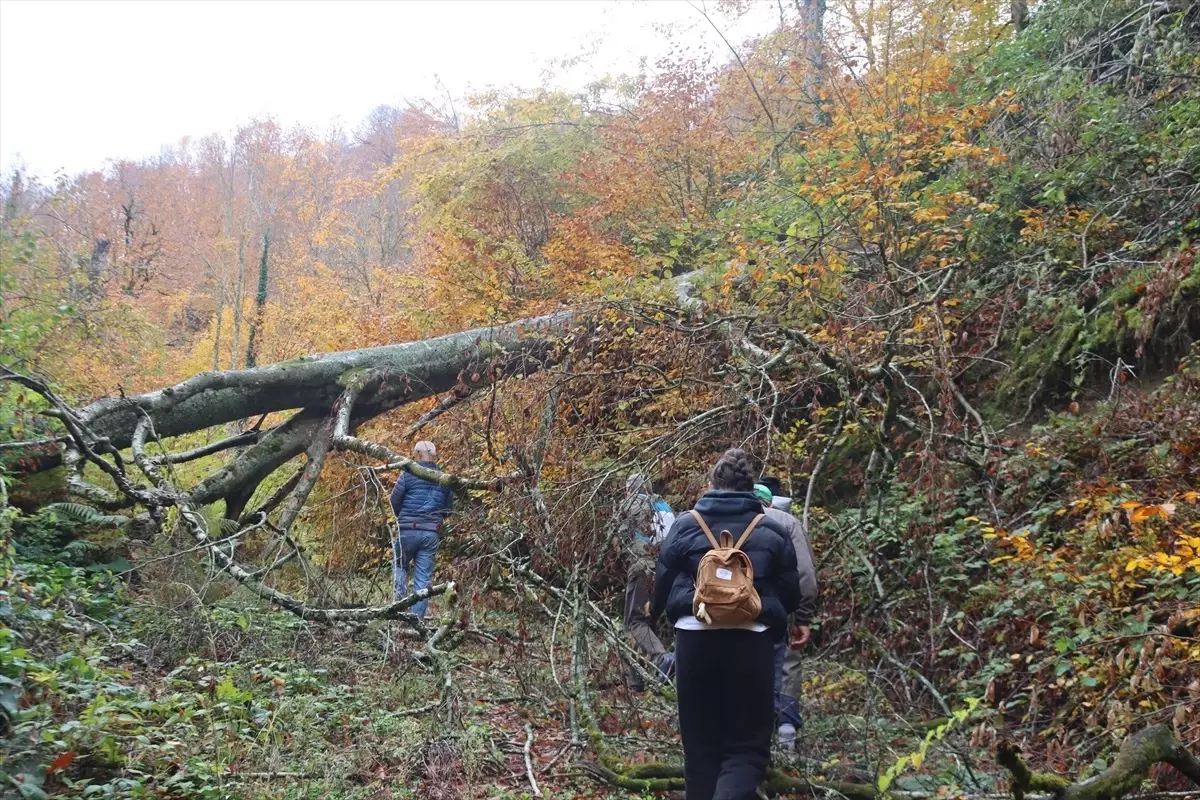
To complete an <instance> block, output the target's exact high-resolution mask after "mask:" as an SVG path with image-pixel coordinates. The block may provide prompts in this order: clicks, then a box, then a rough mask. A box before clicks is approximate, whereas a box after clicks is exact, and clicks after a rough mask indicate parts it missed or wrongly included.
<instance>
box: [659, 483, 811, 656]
mask: <svg viewBox="0 0 1200 800" xmlns="http://www.w3.org/2000/svg"><path fill="white" fill-rule="evenodd" d="M696 511H698V512H699V513H700V516H702V517H704V521H705V522H707V523H708V527H709V529H710V530H712V532H713V535H714V536H717V537H719V536H720V535H721V531H722V530H728V531H729V532H730V533H732V534H733V536H734V539H735V540H736V539H737V538H738V537H740V536H741V535H742V533H743V532H744V531H745V530H746V526H747V525H749V524H750V520H752V519H754V517H755V516H757V515H758V514H761V513H762V511H763V507H762V504H761V503H759V501H758V498H757V497H756V496H755V495H754V494H753V493H752V492H727V491H720V490H716V489H714V490H712V491H709V492H708V493H707V494H705V495H704V496H703V497H701V498H700V501H699V502H698V503H696ZM711 549H712V545H711V544H710V543H709V541H708V537H707V536H705V535H704V531H703V530H701V529H700V524H699V523H698V522H696V519H695V517H693V516H692V515H691V514H687V513H685V514H680V515H679V517H678V518H677V519H676V520H675V524H674V525H672V526H671V531H670V533H668V534H667V538H666V541H664V542H663V544H662V549H661V550H660V551H659V554H658V568H657V569H656V570H655V575H654V605H653V607H652V609H651V615H652V618H654V619H657V618H658V615H659V614H662V613H663V612H664V611H665V612H666V614H667V619H669V620H671V622H672V623H674V622H675V621H676V620H677V619H679V618H680V617H686V616H688V615H689V614H691V613H692V596H693V595H694V594H695V593H696V584H695V580H696V571H697V570H698V569H699V568H700V559H701V558H703V557H704V554H705V553H707V552H708V551H709V550H711ZM742 550H743V551H744V552H745V553H746V555H748V556H749V557H750V563H751V564H753V565H754V588H755V589H757V590H758V596H759V597H760V598H761V599H762V613H761V614H759V617H758V621H759V622H761V623H763V624H764V625H766V626H767V628H768V629H770V630H771V631H772V632H773V633H774V634H775V635H776V636H783V635H785V633H786V631H787V615H788V614H790V613H791V612H793V611H795V610H796V607H797V606H798V605H799V604H800V573H799V572H798V571H797V567H796V548H795V546H794V545H793V544H792V538H791V536H789V535H788V532H787V531H785V530H784V529H783V528H782V527H781V526H780V524H779V523H778V522H776V521H775V520H773V519H771V518H770V517H763V518H762V519H761V520H759V522H758V525H757V526H756V527H755V528H754V531H753V532H751V534H750V538H749V539H747V540H746V541H745V543H744V544H743V545H742Z"/></svg>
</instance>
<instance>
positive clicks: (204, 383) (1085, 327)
mask: <svg viewBox="0 0 1200 800" xmlns="http://www.w3.org/2000/svg"><path fill="white" fill-rule="evenodd" d="M776 5H777V6H778V8H777V12H778V13H777V21H776V22H775V23H774V30H772V31H770V32H769V33H766V34H764V35H759V36H755V37H753V38H750V39H748V40H744V41H743V40H738V39H736V38H730V37H729V36H727V35H726V33H727V32H728V31H730V30H731V29H732V27H733V25H734V23H735V22H736V21H737V20H738V19H740V18H741V17H742V16H743V15H745V14H748V13H751V12H752V11H755V10H761V7H760V6H756V4H755V3H754V2H753V0H720V2H717V3H712V2H709V3H707V4H704V3H699V2H698V3H695V4H691V5H690V9H691V10H690V13H691V14H693V16H694V17H695V19H697V20H698V21H700V22H702V24H703V25H704V26H705V28H706V29H707V30H709V31H711V32H712V33H713V34H714V35H717V36H719V37H721V38H720V41H722V43H723V47H722V49H721V50H720V51H719V56H718V57H716V58H703V57H698V56H695V55H694V54H693V53H692V52H691V51H690V50H689V49H688V47H687V45H688V42H687V41H686V40H685V39H684V37H681V40H680V41H678V42H673V43H672V44H676V45H677V46H676V47H674V48H673V49H672V50H671V52H670V54H669V55H668V56H666V57H664V58H662V59H661V60H659V61H658V62H656V63H653V64H644V65H643V67H642V69H641V70H640V71H638V72H636V73H634V74H620V75H612V76H610V77H607V78H603V79H600V80H596V81H593V82H591V83H589V84H588V85H587V86H586V87H585V88H583V89H570V90H568V89H563V88H561V87H559V86H557V85H556V84H555V83H554V82H553V81H552V80H549V79H547V81H546V83H545V84H544V85H542V86H533V87H525V88H522V89H513V88H509V89H489V90H485V91H480V92H476V93H473V94H471V95H470V96H469V97H464V98H451V97H449V96H448V95H447V96H444V97H430V98H428V99H423V100H418V99H414V100H412V101H409V102H406V103H405V104H402V105H397V106H393V105H380V106H378V107H377V108H376V109H375V110H374V111H373V112H371V113H370V115H369V116H368V117H367V118H366V119H363V120H361V121H360V122H358V123H356V124H354V125H351V126H348V127H347V128H345V129H341V128H337V129H333V130H332V132H326V133H319V132H317V130H316V129H313V128H311V127H305V126H291V125H285V124H283V123H281V122H280V121H279V120H277V119H274V118H271V117H263V118H255V119H249V120H245V121H243V122H242V124H240V126H239V127H238V128H237V129H236V131H234V132H233V133H232V134H231V135H221V134H208V133H207V132H206V131H203V130H199V131H193V132H192V133H193V134H194V137H193V138H184V139H182V140H181V141H179V142H177V143H175V144H173V145H171V146H169V147H165V148H163V149H162V151H161V152H160V153H159V154H158V155H156V156H154V157H148V158H143V159H140V160H114V161H110V162H109V163H108V164H107V165H106V166H104V167H103V168H101V169H97V170H95V171H88V172H82V173H78V174H72V175H69V176H59V177H58V178H56V179H53V180H46V179H40V178H38V177H37V176H36V175H32V174H30V173H29V172H28V171H23V170H21V169H14V170H12V171H10V172H9V173H8V174H6V175H4V176H3V180H2V181H0V200H2V201H3V210H2V221H0V762H2V764H0V797H8V796H12V797H20V798H43V797H50V796H55V797H97V798H101V797H114V798H115V797H121V798H125V797H130V798H137V797H161V798H185V797H189V798H190V797H206V798H226V797H229V798H261V799H262V800H266V799H267V798H279V799H280V800H282V799H283V798H288V799H291V798H297V799H298V798H337V799H339V800H340V799H341V798H347V799H348V798H375V797H394V798H407V797H411V798H445V799H446V800H451V799H452V798H453V799H455V800H457V799H458V798H513V799H514V800H515V798H528V797H547V798H571V797H579V798H597V799H599V798H650V797H680V798H682V797H684V793H683V790H684V781H683V771H682V750H681V746H680V735H679V726H678V714H677V712H676V691H675V686H674V685H673V684H672V682H671V681H670V680H667V679H664V677H663V676H662V675H660V674H659V673H658V671H657V670H656V664H655V662H654V660H653V659H648V658H647V657H646V654H645V652H643V651H642V650H641V649H639V646H638V645H637V643H635V642H634V641H633V640H632V639H631V638H630V636H629V633H628V631H627V630H626V626H625V624H624V620H625V619H626V618H627V617H628V613H629V612H628V608H627V604H626V575H627V569H628V568H629V567H628V563H627V562H628V559H629V555H628V552H627V542H626V541H624V539H625V538H626V536H625V533H623V531H625V528H624V527H623V523H622V522H621V519H622V514H624V513H627V509H628V500H627V492H628V491H629V490H628V489H627V486H629V485H630V484H629V483H627V481H628V480H629V478H630V476H632V475H644V476H647V480H648V481H649V482H650V483H652V485H653V491H654V492H655V493H656V494H657V495H661V497H662V498H663V499H664V500H665V502H666V503H667V504H669V505H670V507H671V508H673V509H675V510H676V513H679V512H680V511H681V510H686V509H689V508H691V507H692V506H693V504H694V503H695V502H696V500H697V498H699V497H700V496H701V495H702V494H703V493H704V492H705V490H706V488H707V486H708V480H709V470H710V468H711V467H712V465H713V462H714V461H715V459H716V458H717V457H718V456H719V455H720V454H721V453H722V452H723V451H724V450H726V448H730V447H739V448H743V449H745V451H746V452H747V453H748V455H749V457H750V459H751V461H752V463H753V464H754V465H755V468H756V470H757V471H758V474H760V475H761V476H773V477H774V478H776V479H778V481H779V488H778V490H777V491H776V494H781V495H786V496H787V497H790V498H791V513H792V514H793V515H794V516H795V517H796V518H797V520H799V521H801V522H802V524H803V526H804V528H805V529H806V530H807V532H808V537H809V540H810V543H811V547H812V551H813V558H814V562H815V567H816V576H817V580H818V584H819V588H820V595H819V602H818V603H817V606H816V613H815V616H814V618H813V621H812V632H811V640H810V641H809V642H808V643H807V644H806V646H805V647H804V649H803V650H802V659H803V660H802V689H801V690H800V692H799V701H800V706H801V713H802V719H803V725H802V727H801V728H800V730H799V731H798V734H797V741H796V746H795V747H794V748H793V747H790V746H789V747H783V746H779V743H778V742H777V743H776V747H775V750H774V753H773V758H772V763H771V767H770V769H769V771H768V773H767V778H766V781H765V783H763V785H762V787H761V790H760V791H761V792H762V793H763V794H764V795H766V796H782V797H802V796H830V797H847V798H851V800H876V799H878V800H886V798H895V799H896V800H901V799H903V800H934V799H935V798H945V799H946V800H951V799H952V798H971V799H972V800H982V798H1003V797H1009V796H1011V797H1013V798H1015V800H1023V799H1024V798H1030V800H1032V798H1034V797H1037V798H1050V797H1053V798H1069V799H1070V800H1101V799H1103V800H1116V798H1120V797H1129V798H1134V797H1141V798H1150V797H1155V798H1160V797H1161V798H1166V797H1170V798H1182V797H1193V798H1195V797H1200V760H1198V759H1197V755H1200V344H1198V342H1200V267H1198V266H1197V263H1196V257H1197V237H1198V236H1200V4H1198V3H1196V2H1194V0H1147V1H1145V2H1143V0H1108V1H1107V2H1103V3H1098V2H1092V0H1041V1H1040V2H1026V0H1002V1H1001V0H941V1H940V2H930V1H929V0H789V2H780V3H778V4H774V3H772V4H771V8H772V9H775V7H776ZM664 35H665V34H664ZM206 134H207V135H206ZM422 440H427V441H431V442H434V443H435V444H436V447H437V457H438V463H439V465H440V469H441V470H444V472H436V471H434V470H431V469H430V468H429V467H428V466H427V465H425V462H423V461H420V460H419V459H417V458H416V457H415V456H414V454H413V447H414V445H415V444H416V442H418V441H422ZM405 475H411V476H414V477H416V478H424V479H427V482H428V481H433V482H434V483H435V485H437V486H442V487H445V488H446V489H448V490H449V492H450V493H451V494H452V495H453V498H454V501H453V502H454V510H453V513H451V514H450V515H449V516H448V517H447V518H446V522H445V527H444V529H443V530H441V532H440V545H439V546H438V549H437V551H436V562H435V566H434V571H433V579H432V583H431V584H430V586H429V587H428V588H427V589H424V590H422V591H418V592H416V593H414V594H406V593H400V592H396V593H394V587H393V545H392V540H393V538H394V537H395V530H394V529H395V525H396V518H395V516H394V514H393V508H392V506H390V505H389V494H390V493H391V492H392V488H393V486H394V485H395V484H396V483H397V481H398V480H402V476H405ZM768 494H770V493H769V492H768ZM425 600H428V601H429V603H430V605H429V610H428V613H427V614H426V615H425V616H424V617H421V616H419V615H418V614H417V613H414V611H415V610H416V609H417V608H419V607H420V605H421V604H422V602H423V601H425ZM660 633H661V635H662V636H663V637H664V639H663V640H664V642H666V643H667V648H668V649H670V646H671V645H670V640H671V633H672V631H671V630H670V628H669V626H666V625H664V626H663V629H662V630H661V631H660Z"/></svg>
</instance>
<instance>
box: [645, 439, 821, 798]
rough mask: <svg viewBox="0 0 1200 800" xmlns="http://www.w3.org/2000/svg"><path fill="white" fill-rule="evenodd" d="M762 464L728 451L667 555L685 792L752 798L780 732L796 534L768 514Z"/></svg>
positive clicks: (661, 572)
mask: <svg viewBox="0 0 1200 800" xmlns="http://www.w3.org/2000/svg"><path fill="white" fill-rule="evenodd" d="M754 475H755V473H754V470H753V468H752V467H751V465H750V462H749V461H748V460H747V458H746V453H745V452H744V451H742V450H739V449H731V450H726V451H725V453H724V454H723V455H722V456H721V457H720V459H718V460H717V463H716V465H715V466H714V467H713V469H712V472H711V474H710V476H709V486H710V489H709V491H708V492H707V493H705V495H704V496H703V497H701V498H700V500H699V501H698V502H697V503H696V507H695V508H694V509H693V510H692V511H690V512H688V513H686V514H681V515H680V516H679V517H678V518H677V519H676V521H675V524H674V525H673V526H672V527H671V531H670V533H669V534H668V535H667V539H666V541H665V542H664V543H663V545H662V548H661V550H660V552H659V556H658V565H657V569H656V572H655V579H654V605H653V608H652V609H651V619H656V618H657V617H658V615H659V614H661V613H664V612H665V613H666V615H667V618H668V619H669V620H670V621H671V622H672V624H673V625H674V626H675V684H676V694H677V696H678V700H679V729H680V733H681V734H682V736H683V759H684V766H683V771H684V783H685V787H686V791H687V800H718V799H719V800H751V798H754V797H756V793H757V790H758V785H759V784H760V783H761V782H762V780H763V778H764V777H765V776H766V771H767V764H768V762H769V760H770V756H771V734H772V732H773V731H774V727H775V725H774V716H775V712H774V680H773V678H774V660H775V644H776V642H779V641H783V640H784V639H785V638H786V637H787V633H788V614H790V613H792V612H793V611H795V610H796V608H797V606H798V605H799V603H800V576H799V573H798V571H797V566H796V550H795V547H794V545H793V544H792V540H791V537H790V536H789V535H788V532H787V531H786V530H784V528H783V526H781V525H780V523H779V522H777V521H775V520H772V519H770V518H768V517H766V515H765V514H764V513H763V508H762V505H761V504H760V503H759V500H758V497H757V496H756V495H755V494H754V492H753V488H754Z"/></svg>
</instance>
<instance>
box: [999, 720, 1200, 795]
mask: <svg viewBox="0 0 1200 800" xmlns="http://www.w3.org/2000/svg"><path fill="white" fill-rule="evenodd" d="M996 761H997V763H999V764H1000V765H1001V766H1003V767H1004V768H1005V769H1007V770H1008V771H1009V772H1011V773H1012V793H1013V797H1014V798H1015V800H1024V797H1025V793H1026V792H1036V791H1046V792H1050V793H1052V794H1053V795H1054V796H1055V797H1056V798H1059V800H1117V798H1120V797H1124V796H1125V795H1127V794H1129V793H1130V792H1132V791H1133V790H1134V789H1136V788H1138V786H1140V785H1141V784H1142V781H1144V780H1146V778H1147V777H1148V776H1149V774H1150V768H1151V767H1152V766H1154V765H1155V764H1158V763H1159V762H1166V763H1167V764H1170V765H1171V766H1173V767H1174V768H1175V769H1177V770H1179V771H1180V772H1182V773H1183V774H1184V775H1185V776H1186V777H1187V778H1188V779H1189V780H1190V781H1191V782H1192V783H1194V784H1196V786H1197V787H1200V759H1197V758H1196V757H1195V756H1193V755H1192V754H1191V753H1190V752H1188V750H1187V749H1186V748H1185V747H1184V746H1183V745H1182V744H1180V743H1179V740H1178V739H1176V738H1175V735H1174V734H1173V733H1171V729H1170V728H1168V727H1167V726H1166V725H1151V726H1150V727H1149V728H1145V729H1143V730H1141V731H1138V732H1137V733H1135V734H1133V735H1132V736H1130V737H1129V738H1127V739H1126V740H1125V741H1124V743H1122V745H1121V749H1120V751H1119V752H1118V753H1117V757H1116V758H1115V759H1113V762H1112V764H1110V765H1109V767H1108V769H1106V770H1104V771H1103V772H1101V773H1100V774H1099V775H1096V776H1094V777H1092V778H1088V779H1087V780H1085V781H1082V782H1080V783H1071V782H1070V781H1069V780H1067V779H1066V778H1063V777H1062V776H1060V775H1055V774H1053V773H1049V772H1034V771H1033V770H1032V769H1030V767H1029V765H1028V764H1026V763H1025V760H1024V759H1022V758H1021V751H1020V748H1019V747H1017V745H1016V744H1014V743H1012V742H1002V743H1001V744H1000V746H999V747H998V748H997V750H996Z"/></svg>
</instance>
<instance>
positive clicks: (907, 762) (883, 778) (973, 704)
mask: <svg viewBox="0 0 1200 800" xmlns="http://www.w3.org/2000/svg"><path fill="white" fill-rule="evenodd" d="M964 702H966V705H967V707H966V708H960V709H958V710H957V711H955V712H954V713H953V714H952V715H951V716H950V719H948V720H946V721H945V722H943V723H942V724H941V725H938V726H937V727H936V728H934V729H933V730H931V731H929V733H927V734H925V738H924V739H922V740H921V745H920V746H919V747H918V748H917V750H916V752H913V753H909V754H908V755H905V756H901V757H900V758H898V759H896V763H894V764H892V765H891V766H890V767H888V768H887V770H886V771H884V773H883V774H882V775H880V776H879V780H878V782H877V785H878V786H879V791H880V793H886V792H887V790H888V787H889V786H891V785H892V783H894V782H895V780H896V778H897V777H899V776H900V774H901V773H903V772H904V771H905V770H907V769H909V768H910V767H911V768H912V769H920V768H921V765H922V764H924V763H925V758H926V756H928V754H929V748H930V747H931V746H932V745H933V744H935V743H937V742H940V741H941V740H943V739H945V738H946V736H948V735H949V734H950V732H951V731H952V730H954V729H955V728H957V727H959V726H961V725H962V724H963V723H964V722H966V721H967V719H968V718H969V717H970V716H971V714H973V713H974V711H975V709H976V708H978V706H979V698H978V697H967V698H965V699H964Z"/></svg>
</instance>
